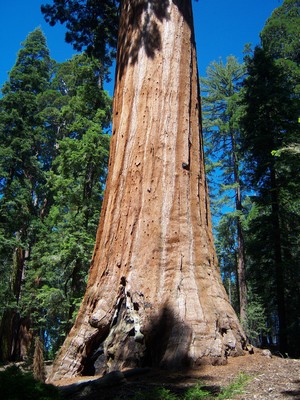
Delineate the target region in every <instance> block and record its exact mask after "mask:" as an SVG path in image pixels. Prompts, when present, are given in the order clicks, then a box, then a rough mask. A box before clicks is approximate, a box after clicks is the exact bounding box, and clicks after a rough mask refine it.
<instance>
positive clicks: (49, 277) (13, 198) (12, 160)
mask: <svg viewBox="0 0 300 400" xmlns="http://www.w3.org/2000/svg"><path fill="white" fill-rule="evenodd" d="M23 46H24V47H23V48H22V49H21V50H20V52H19V55H18V59H17V62H16V65H15V66H14V68H13V69H12V71H11V73H10V79H9V81H8V82H7V83H6V84H5V85H4V89H3V97H2V99H1V100H0V155H1V156H2V157H0V172H1V179H0V215H1V225H0V238H1V239H2V240H1V242H0V272H1V280H0V282H1V283H0V300H3V301H1V309H0V313H1V314H0V317H1V315H2V314H3V313H4V312H5V310H6V309H8V308H12V309H15V311H16V312H18V313H19V314H20V316H30V320H31V322H32V328H33V329H34V330H35V331H38V332H39V334H40V335H41V336H44V339H45V345H46V349H47V351H48V354H47V356H49V355H51V356H53V353H54V352H55V351H56V350H57V349H58V347H59V346H60V344H61V342H62V340H63V336H64V335H65V333H66V331H67V330H68V329H69V328H70V325H71V323H72V321H73V319H74V316H75V314H76V311H77V309H78V306H79V303H80V300H81V297H82V295H83V292H84V289H85V286H86V276H87V271H88V268H89V264H90V259H91V255H92V250H93V245H94V238H95V233H96V229H97V225H98V220H99V214H100V209H101V202H102V197H103V190H104V185H105V180H106V172H107V163H108V151H109V135H108V133H107V131H108V128H109V123H110V115H111V100H110V98H109V96H108V94H107V93H106V92H105V91H104V90H102V87H101V85H102V79H103V70H102V68H101V67H99V63H98V62H96V61H95V60H93V59H91V58H89V57H88V56H86V55H76V56H74V57H73V58H72V59H71V60H69V61H67V62H65V63H63V64H56V63H55V62H54V61H52V60H51V59H50V57H49V51H48V49H47V47H46V41H45V38H44V36H43V33H42V32H41V30H40V29H37V30H36V31H34V32H32V33H31V34H30V35H29V36H28V38H27V39H26V41H25V42H24V44H23ZM3 315H4V314H3ZM14 330H15V331H16V332H17V327H16V328H14ZM0 331H1V329H0ZM7 334H9V332H8V331H7ZM11 334H12V332H11ZM2 339H3V340H4V338H2ZM14 340H16V339H14ZM1 341H2V340H1ZM4 341H5V342H7V343H9V342H10V340H6V339H5V340H4ZM16 348H17V346H16ZM0 357H1V346H0ZM15 357H18V355H15Z"/></svg>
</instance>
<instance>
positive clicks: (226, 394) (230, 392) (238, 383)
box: [217, 373, 250, 400]
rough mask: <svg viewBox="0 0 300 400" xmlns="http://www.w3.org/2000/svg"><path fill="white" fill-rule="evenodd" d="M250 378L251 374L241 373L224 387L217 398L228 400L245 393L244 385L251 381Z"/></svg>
mask: <svg viewBox="0 0 300 400" xmlns="http://www.w3.org/2000/svg"><path fill="white" fill-rule="evenodd" d="M249 380H250V376H249V375H246V374H244V373H240V374H239V375H238V376H237V377H236V378H235V379H234V381H233V382H232V383H231V384H230V385H228V386H226V387H224V388H222V390H221V393H220V394H219V395H218V396H217V399H220V400H226V399H230V398H234V397H235V396H237V395H239V394H243V393H244V387H245V385H246V384H247V383H248V382H249Z"/></svg>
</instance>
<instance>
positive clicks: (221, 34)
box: [0, 0, 282, 94]
mask: <svg viewBox="0 0 300 400" xmlns="http://www.w3.org/2000/svg"><path fill="white" fill-rule="evenodd" d="M47 1H48V0H0V54H1V63H0V65H1V67H0V86H2V84H3V83H4V82H5V81H6V80H7V78H8V72H9V70H10V69H11V68H12V67H13V65H14V63H15V61H16V56H17V53H18V51H19V49H20V47H21V42H23V41H24V40H25V38H26V36H27V35H28V33H29V32H32V31H33V30H34V29H35V28H36V27H38V26H40V27H41V28H42V30H43V31H44V33H45V35H46V38H47V43H48V47H49V49H50V53H51V57H52V58H54V59H55V60H56V61H58V62H62V61H65V60H67V59H68V58H71V57H72V54H74V51H73V49H72V46H71V45H69V44H66V43H65V42H64V29H63V27H62V26H60V25H56V26H55V27H50V26H49V25H48V24H46V23H45V22H44V19H43V16H42V14H41V12H40V6H41V4H45V3H47ZM49 2H50V0H49ZM281 4H282V1H281V0H199V1H198V2H193V7H194V20H195V33H196V43H197V53H198V65H199V72H200V74H201V75H202V76H204V75H205V71H206V68H207V66H208V64H209V63H210V62H211V61H213V60H219V59H220V57H222V58H223V59H224V60H225V59H226V57H227V56H229V55H234V56H236V57H237V58H238V59H239V60H240V61H242V58H243V55H242V51H243V48H244V45H245V44H246V43H249V42H251V43H252V44H254V45H255V44H258V43H259V32H260V31H261V30H262V28H263V26H264V24H265V21H266V19H267V18H268V17H269V16H270V15H271V13H272V11H273V10H274V9H275V8H277V7H279V6H280V5H281ZM112 86H113V84H112V83H111V84H110V85H108V86H107V89H108V90H109V92H110V94H112V91H113V88H112Z"/></svg>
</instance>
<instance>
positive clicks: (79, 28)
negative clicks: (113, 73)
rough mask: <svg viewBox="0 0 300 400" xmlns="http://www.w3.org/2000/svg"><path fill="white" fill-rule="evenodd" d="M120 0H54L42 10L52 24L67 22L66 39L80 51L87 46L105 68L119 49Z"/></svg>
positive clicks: (87, 49) (89, 52) (88, 50)
mask: <svg viewBox="0 0 300 400" xmlns="http://www.w3.org/2000/svg"><path fill="white" fill-rule="evenodd" d="M119 3H120V2H119V1H118V0H106V1H100V2H99V1H98V0H89V1H86V0H84V1H79V0H75V1H72V2H62V1H60V0H54V1H53V2H52V4H51V5H50V4H45V5H43V6H42V7H41V10H42V13H43V14H44V16H45V19H46V21H47V22H49V24H50V25H51V26H53V25H55V24H56V23H57V22H60V23H61V24H66V28H67V33H66V42H68V43H72V44H73V46H74V49H76V50H77V51H82V50H84V49H85V50H86V51H87V53H88V54H89V55H93V56H95V57H96V58H99V59H100V60H101V62H102V65H103V66H104V67H105V66H106V65H110V62H111V58H112V57H113V56H114V50H115V48H116V43H117V31H118V22H119V12H118V10H119Z"/></svg>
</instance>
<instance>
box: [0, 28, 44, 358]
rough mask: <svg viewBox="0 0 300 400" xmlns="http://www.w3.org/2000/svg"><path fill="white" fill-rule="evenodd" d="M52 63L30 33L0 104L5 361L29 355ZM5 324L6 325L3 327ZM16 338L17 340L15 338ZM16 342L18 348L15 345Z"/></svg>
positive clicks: (38, 37) (38, 36)
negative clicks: (43, 97)
mask: <svg viewBox="0 0 300 400" xmlns="http://www.w3.org/2000/svg"><path fill="white" fill-rule="evenodd" d="M51 72H52V61H51V59H50V56H49V51H48V48H47V45H46V39H45V37H44V35H43V33H42V31H41V29H40V28H38V29H36V30H35V31H33V32H32V33H30V34H29V35H28V37H27V38H26V40H25V42H24V43H23V47H22V49H21V50H20V51H19V53H18V57H17V61H16V64H15V66H14V67H13V68H12V70H11V72H10V74H9V80H8V81H7V82H6V84H5V85H4V87H3V90H2V94H3V97H2V98H1V100H0V176H1V185H0V219H1V235H2V237H3V242H2V243H1V245H0V246H1V250H0V255H1V264H2V267H1V268H2V269H3V270H5V276H4V279H3V281H2V282H3V284H2V285H1V295H0V296H1V297H2V299H3V300H4V301H3V302H2V303H1V304H3V306H2V307H1V310H0V313H1V314H0V315H1V317H2V324H1V329H0V335H1V349H0V358H3V359H9V358H11V357H13V358H20V357H21V358H22V357H25V356H26V354H25V353H26V349H25V353H24V354H23V353H22V352H23V350H21V348H20V345H19V342H18V340H22V338H20V335H19V336H18V338H19V339H17V335H18V330H19V328H20V324H23V321H25V320H26V323H25V325H26V326H25V327H23V328H24V329H23V330H22V331H23V332H25V331H28V329H29V327H28V319H27V318H26V319H25V320H23V321H22V319H21V321H20V304H19V303H20V299H21V296H22V288H23V283H24V279H25V276H26V264H27V262H28V259H29V258H30V254H31V251H32V246H33V244H34V242H35V236H36V231H37V226H38V225H39V223H40V218H39V214H40V212H41V210H42V208H43V204H44V199H45V190H44V185H45V183H46V172H47V162H45V157H46V154H47V152H45V148H46V146H47V138H45V136H44V134H43V130H41V118H40V112H41V109H40V105H39V102H38V96H39V94H41V93H43V92H44V91H45V90H46V89H47V88H48V87H49V85H50V79H51ZM4 321H5V324H4ZM14 335H15V337H14ZM13 342H15V345H14V346H13Z"/></svg>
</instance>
